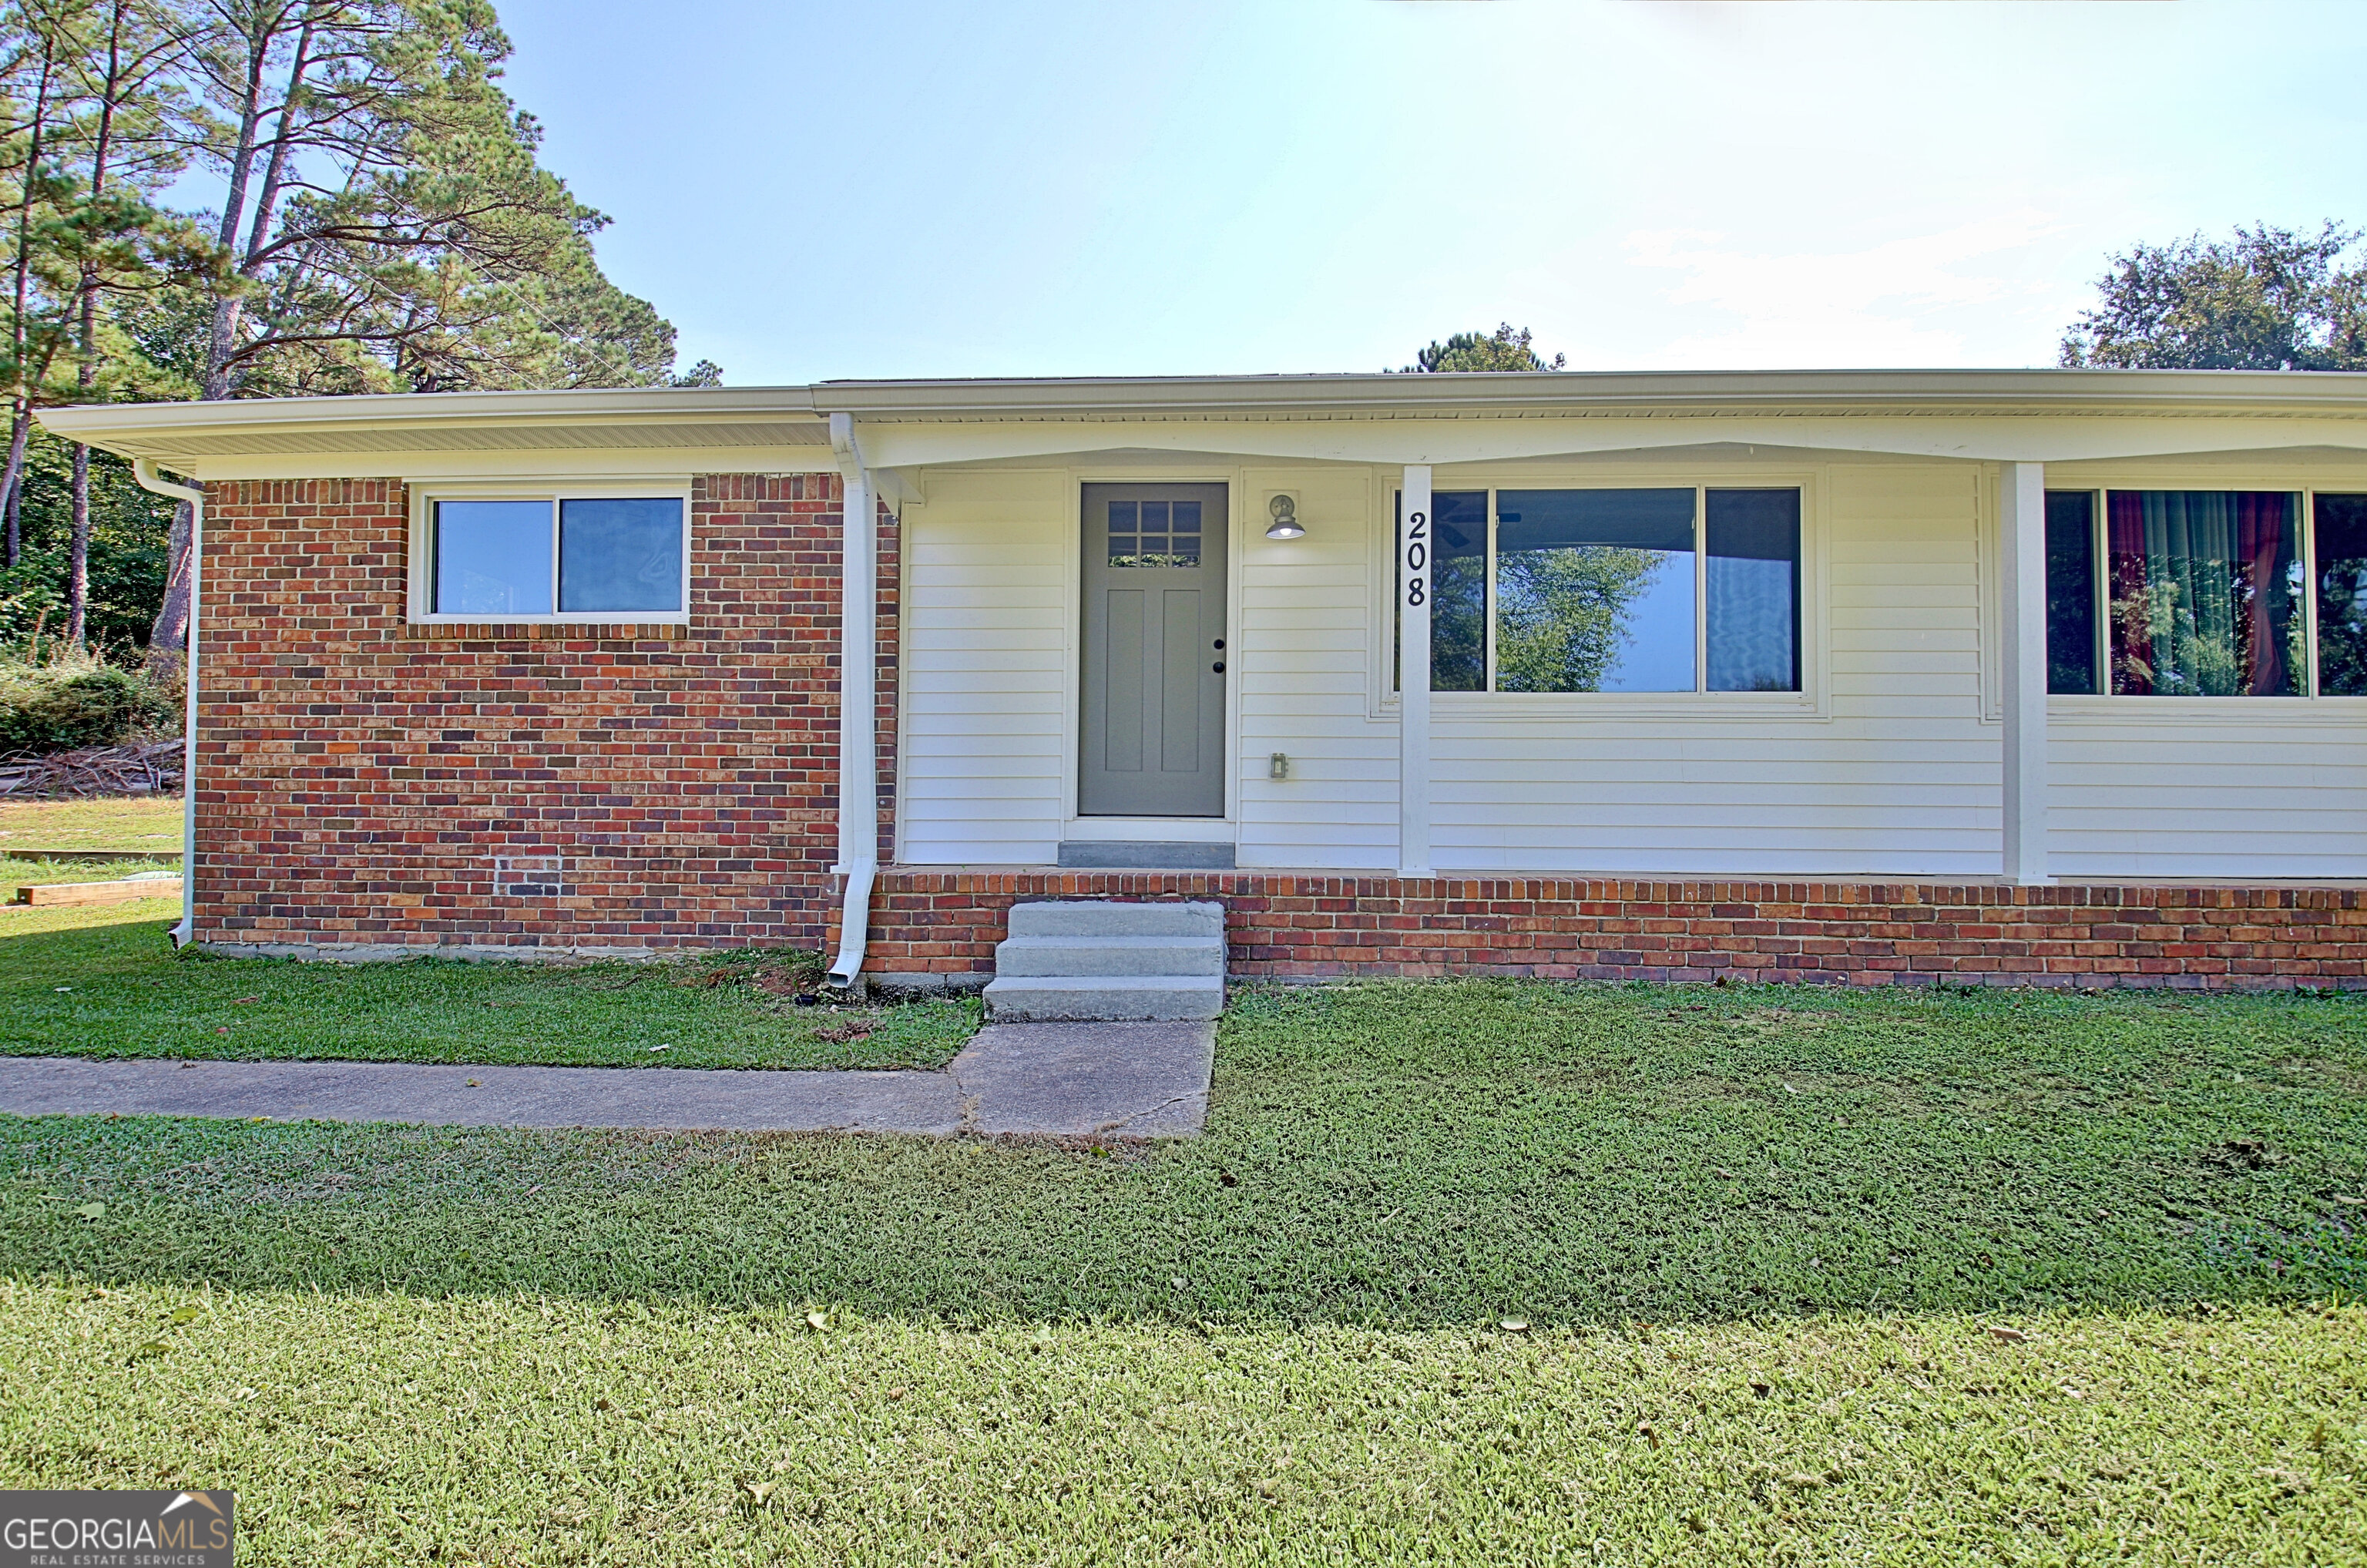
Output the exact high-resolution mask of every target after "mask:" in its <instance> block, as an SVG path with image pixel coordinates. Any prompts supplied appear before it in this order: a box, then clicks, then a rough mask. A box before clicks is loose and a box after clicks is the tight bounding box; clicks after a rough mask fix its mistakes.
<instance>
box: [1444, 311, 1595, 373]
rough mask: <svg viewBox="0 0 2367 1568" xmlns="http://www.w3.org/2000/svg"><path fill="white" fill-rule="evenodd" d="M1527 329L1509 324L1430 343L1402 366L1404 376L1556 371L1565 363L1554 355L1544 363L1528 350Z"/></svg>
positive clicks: (1566, 360) (1530, 348) (1531, 350)
mask: <svg viewBox="0 0 2367 1568" xmlns="http://www.w3.org/2000/svg"><path fill="white" fill-rule="evenodd" d="M1529 341H1530V340H1529V329H1528V328H1527V327H1521V328H1519V329H1518V330H1515V329H1514V328H1513V326H1512V323H1510V322H1506V323H1504V324H1502V325H1501V326H1499V327H1497V329H1496V330H1495V331H1494V332H1491V333H1479V332H1458V333H1456V334H1455V335H1453V336H1452V337H1449V338H1448V339H1447V340H1446V341H1445V342H1444V343H1433V344H1432V345H1431V346H1430V347H1427V348H1425V349H1423V350H1422V351H1421V353H1419V354H1417V355H1415V356H1414V362H1413V363H1412V364H1410V365H1408V366H1407V367H1405V370H1404V373H1405V374H1407V375H1420V374H1425V373H1430V372H1434V371H1440V370H1558V369H1561V368H1562V367H1563V366H1564V365H1565V364H1567V363H1568V362H1569V361H1568V359H1567V358H1566V357H1565V356H1563V355H1559V354H1557V355H1555V356H1554V357H1553V362H1552V363H1551V364H1548V363H1546V361H1545V359H1543V358H1540V357H1539V356H1538V354H1537V351H1536V350H1535V349H1534V348H1532V347H1529Z"/></svg>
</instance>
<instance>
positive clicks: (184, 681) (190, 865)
mask: <svg viewBox="0 0 2367 1568" xmlns="http://www.w3.org/2000/svg"><path fill="white" fill-rule="evenodd" d="M131 475H132V477H133V478H135V479H137V480H138V481H139V482H140V488H142V490H149V491H153V492H154V493H155V494H159V495H169V496H171V497H172V498H173V499H174V500H176V501H187V503H188V504H189V631H188V637H189V643H188V657H187V661H186V662H185V663H184V664H183V665H181V685H182V687H183V689H184V693H185V697H184V700H185V703H186V706H185V708H184V710H183V711H182V715H181V923H180V924H179V925H178V926H174V927H173V928H172V930H171V931H169V932H168V933H166V935H168V936H170V937H172V938H173V946H174V947H176V948H186V947H187V946H188V945H189V943H190V941H191V940H192V939H193V938H195V937H196V936H197V934H198V567H199V565H200V563H202V562H204V560H205V558H206V493H205V492H204V491H202V490H200V489H198V488H197V487H196V486H194V485H188V484H175V483H171V482H170V481H168V480H163V479H159V478H157V477H156V465H155V463H154V462H153V460H149V459H147V458H134V459H132V460H131Z"/></svg>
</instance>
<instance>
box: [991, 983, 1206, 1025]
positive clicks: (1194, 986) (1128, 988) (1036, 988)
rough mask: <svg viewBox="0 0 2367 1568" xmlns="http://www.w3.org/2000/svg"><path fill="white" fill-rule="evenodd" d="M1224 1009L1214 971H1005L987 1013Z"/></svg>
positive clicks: (1077, 1017) (1103, 1014) (1198, 1013)
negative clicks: (1143, 972) (1019, 973)
mask: <svg viewBox="0 0 2367 1568" xmlns="http://www.w3.org/2000/svg"><path fill="white" fill-rule="evenodd" d="M1224 1010H1225V982H1224V979H1223V977H1222V976H1219V975H1214V974H1206V975H1200V974H1152V975H1143V974H1030V975H1004V976H999V977H997V978H996V979H994V980H993V981H991V982H990V983H988V985H987V988H986V1014H987V1017H990V1018H992V1019H993V1020H994V1021H995V1022H997V1023H1061V1022H1094V1023H1115V1022H1122V1021H1131V1020H1136V1019H1198V1018H1213V1017H1217V1015H1219V1014H1220V1013H1222V1012H1223V1011H1224Z"/></svg>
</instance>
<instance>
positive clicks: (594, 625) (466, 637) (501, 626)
mask: <svg viewBox="0 0 2367 1568" xmlns="http://www.w3.org/2000/svg"><path fill="white" fill-rule="evenodd" d="M402 635H403V638H404V639H405V640H406V641H409V642H680V641H681V640H683V639H684V638H685V637H688V636H689V635H690V627H689V624H688V623H687V622H685V621H679V620H659V621H647V620H493V621H488V620H413V621H407V622H405V623H404V625H403V628H402Z"/></svg>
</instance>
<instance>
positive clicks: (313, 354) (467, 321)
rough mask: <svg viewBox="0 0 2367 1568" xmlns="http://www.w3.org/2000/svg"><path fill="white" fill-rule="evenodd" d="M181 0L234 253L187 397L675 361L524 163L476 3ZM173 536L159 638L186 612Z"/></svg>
mask: <svg viewBox="0 0 2367 1568" xmlns="http://www.w3.org/2000/svg"><path fill="white" fill-rule="evenodd" d="M184 3H185V4H187V5H189V6H191V7H192V9H193V16H194V17H196V20H197V23H198V25H196V26H194V27H193V28H191V31H190V34H189V38H190V58H191V60H192V61H193V62H195V65H196V68H197V71H198V76H199V79H200V82H201V85H202V88H203V91H204V94H205V96H206V97H207V99H208V101H209V102H210V104H211V106H212V107H213V108H214V110H215V111H216V113H217V115H218V116H219V121H218V129H217V133H216V135H215V137H214V138H213V140H212V142H210V144H209V146H208V147H207V148H206V150H205V154H204V155H205V157H206V159H207V161H208V162H209V164H210V166H211V167H212V168H213V169H214V170H215V171H216V172H217V173H218V174H219V175H220V176H221V179H222V186H223V193H224V194H223V199H222V205H221V213H220V216H219V220H218V223H217V229H216V235H215V237H216V239H217V240H218V242H219V244H221V248H222V250H223V251H224V252H225V253H226V254H227V255H228V256H230V257H231V258H232V259H231V268H232V278H231V281H230V284H229V286H228V287H226V288H224V289H223V290H221V292H220V294H219V295H218V296H217V297H216V298H215V300H214V301H213V302H212V304H211V307H210V312H209V318H210V319H209V320H208V322H207V325H206V351H205V355H204V369H203V371H202V374H201V376H200V383H201V384H200V393H199V395H200V396H202V397H205V398H224V397H233V396H271V395H288V394H301V393H332V392H452V391H462V390H469V389H502V388H512V387H550V386H560V387H567V386H646V385H663V384H665V383H666V382H667V381H670V380H671V379H673V378H672V371H673V366H674V328H673V327H672V326H671V325H669V324H667V323H666V322H665V321H664V320H663V318H662V317H660V316H659V315H658V313H657V312H656V311H654V310H653V309H651V306H650V305H649V304H648V303H647V302H646V301H641V300H639V299H636V298H634V297H633V296H631V295H629V294H627V293H626V292H624V291H623V290H619V289H617V287H616V286H615V285H614V284H613V283H611V282H610V281H609V280H608V279H607V278H606V277H605V276H604V275H603V274H602V273H601V271H600V268H599V266H598V263H597V262H596V260H595V258H594V256H593V253H592V247H591V237H592V235H593V234H595V233H596V232H598V230H599V229H600V228H602V227H603V226H605V225H606V222H607V220H606V218H605V217H604V216H602V215H601V214H600V213H598V212H596V211H595V210H593V209H591V208H589V207H586V206H584V205H583V204H582V203H580V202H578V201H576V200H575V199H574V198H573V197H572V195H570V194H569V192H568V190H567V187H566V186H565V184H564V183H563V182H561V180H560V179H559V178H558V176H555V175H553V174H551V173H550V172H549V171H548V170H546V169H544V168H542V167H541V166H540V165H539V164H538V162H537V158H536V153H537V149H538V145H539V143H540V142H541V129H540V127H539V126H538V125H537V124H536V122H535V120H534V119H533V118H532V117H531V116H529V115H527V114H524V113H521V112H520V111H519V110H518V109H517V108H516V107H515V105H513V104H512V103H511V102H510V100H509V98H508V97H507V96H506V95H505V94H504V93H503V92H502V90H501V88H500V86H499V85H498V84H497V78H498V76H499V74H500V66H501V62H503V61H504V60H505V59H506V58H507V57H508V55H509V52H510V46H509V40H507V38H505V37H504V35H503V33H502V31H501V28H500V27H499V25H498V22H497V20H496V18H495V16H494V13H493V6H492V5H491V4H489V3H488V0H184ZM692 374H693V375H694V376H705V377H707V378H708V379H712V378H713V376H714V375H715V372H714V370H713V368H712V367H711V366H708V367H704V368H702V369H699V370H695V371H694V372H693V373H692ZM181 526H183V525H178V524H176V529H177V528H180V527H181ZM174 554H175V559H176V563H177V564H176V571H175V574H174V577H173V581H172V585H171V586H170V588H169V589H168V591H167V594H166V596H165V601H164V606H163V608H162V609H161V611H160V613H159V615H158V618H157V620H156V624H155V627H154V629H153V635H152V638H151V642H150V646H151V649H152V652H153V650H155V649H158V648H172V647H176V646H178V644H179V642H181V640H182V637H183V635H184V633H185V631H186V628H187V571H186V562H187V550H186V546H185V544H182V543H179V542H176V548H175V551H174Z"/></svg>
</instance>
